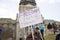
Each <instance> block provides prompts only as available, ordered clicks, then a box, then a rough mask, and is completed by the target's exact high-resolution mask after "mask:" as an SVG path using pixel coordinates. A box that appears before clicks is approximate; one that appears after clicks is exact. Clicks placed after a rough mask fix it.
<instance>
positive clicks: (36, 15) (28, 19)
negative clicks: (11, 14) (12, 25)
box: [19, 8, 43, 28]
mask: <svg viewBox="0 0 60 40" xmlns="http://www.w3.org/2000/svg"><path fill="white" fill-rule="evenodd" d="M42 22H43V19H42V16H41V13H40V10H39V9H38V8H34V9H31V10H26V11H24V12H22V13H19V23H20V28H24V27H27V26H30V25H34V24H38V23H42Z"/></svg>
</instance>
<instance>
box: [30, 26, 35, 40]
mask: <svg viewBox="0 0 60 40" xmlns="http://www.w3.org/2000/svg"><path fill="white" fill-rule="evenodd" d="M31 32H32V38H33V40H34V32H33V28H32V26H31Z"/></svg>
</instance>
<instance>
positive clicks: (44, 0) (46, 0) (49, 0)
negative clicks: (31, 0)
mask: <svg viewBox="0 0 60 40" xmlns="http://www.w3.org/2000/svg"><path fill="white" fill-rule="evenodd" d="M36 2H37V4H40V3H49V4H53V3H58V2H60V0H36Z"/></svg>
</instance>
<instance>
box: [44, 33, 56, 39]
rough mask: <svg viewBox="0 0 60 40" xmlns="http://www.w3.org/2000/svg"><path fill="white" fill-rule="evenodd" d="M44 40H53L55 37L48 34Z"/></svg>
mask: <svg viewBox="0 0 60 40" xmlns="http://www.w3.org/2000/svg"><path fill="white" fill-rule="evenodd" d="M44 38H45V40H55V35H53V34H49V35H47V36H45V37H44Z"/></svg>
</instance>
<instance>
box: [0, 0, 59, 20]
mask: <svg viewBox="0 0 60 40" xmlns="http://www.w3.org/2000/svg"><path fill="white" fill-rule="evenodd" d="M35 1H36V3H37V7H39V9H40V12H41V14H42V15H43V17H44V19H51V20H56V21H60V0H35ZM19 2H20V0H0V18H12V19H16V14H17V13H19Z"/></svg>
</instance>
